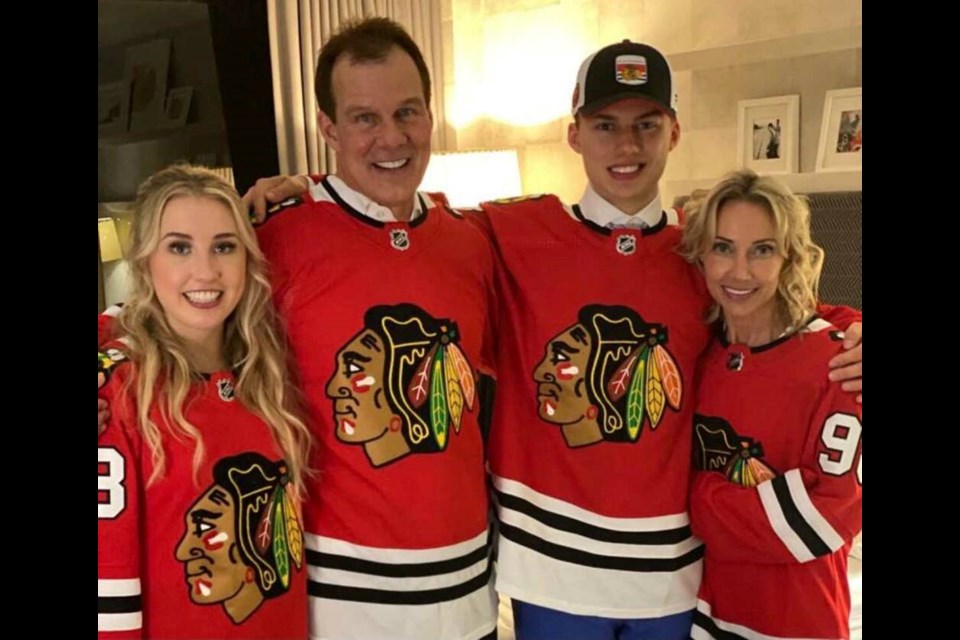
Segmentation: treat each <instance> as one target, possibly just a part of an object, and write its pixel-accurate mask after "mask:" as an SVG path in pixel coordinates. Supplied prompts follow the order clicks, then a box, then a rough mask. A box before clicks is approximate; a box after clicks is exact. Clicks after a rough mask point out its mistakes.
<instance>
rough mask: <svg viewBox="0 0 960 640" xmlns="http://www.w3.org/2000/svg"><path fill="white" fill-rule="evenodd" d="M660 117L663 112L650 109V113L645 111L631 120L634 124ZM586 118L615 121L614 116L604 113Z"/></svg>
mask: <svg viewBox="0 0 960 640" xmlns="http://www.w3.org/2000/svg"><path fill="white" fill-rule="evenodd" d="M662 115H664V114H663V111H661V110H660V109H651V110H650V111H647V112H646V113H643V114H641V115H639V116H637V117H636V118H634V119H633V121H634V122H636V121H637V120H644V119H646V118H652V117H653V116H662ZM587 117H588V118H595V119H597V120H607V121H613V120H617V117H616V116H611V115H607V114H605V113H595V114H593V115H589V116H587Z"/></svg>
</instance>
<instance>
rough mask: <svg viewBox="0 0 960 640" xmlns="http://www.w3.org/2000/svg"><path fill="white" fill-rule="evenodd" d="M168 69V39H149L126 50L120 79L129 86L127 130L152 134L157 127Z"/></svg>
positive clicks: (161, 118) (162, 104)
mask: <svg viewBox="0 0 960 640" xmlns="http://www.w3.org/2000/svg"><path fill="white" fill-rule="evenodd" d="M169 69H170V40H167V39H165V38H161V39H159V40H151V41H150V42H145V43H143V44H137V45H134V46H132V47H130V48H128V49H127V52H126V55H125V56H124V61H123V80H124V82H125V83H127V86H128V87H130V91H129V94H130V95H129V99H128V100H129V102H128V104H129V107H130V108H129V110H128V113H129V114H130V131H152V130H154V129H157V128H159V127H160V125H161V123H162V122H163V115H164V113H163V107H164V100H165V99H166V97H167V72H168V71H169Z"/></svg>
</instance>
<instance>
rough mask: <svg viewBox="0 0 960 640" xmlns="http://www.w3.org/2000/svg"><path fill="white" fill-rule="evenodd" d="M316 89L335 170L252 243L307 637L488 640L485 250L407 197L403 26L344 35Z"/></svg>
mask: <svg viewBox="0 0 960 640" xmlns="http://www.w3.org/2000/svg"><path fill="white" fill-rule="evenodd" d="M316 88H317V100H318V104H319V107H320V112H319V114H318V122H319V126H320V131H321V133H322V134H323V137H324V138H325V139H326V141H327V142H328V143H329V144H330V146H331V147H333V149H334V150H336V153H337V167H338V168H337V171H336V173H335V174H334V175H329V176H325V177H323V178H322V179H320V180H319V181H318V182H317V184H314V185H313V186H312V187H311V189H310V191H309V192H308V193H307V194H305V196H304V202H303V203H302V204H300V205H298V206H294V207H289V208H286V209H284V210H282V211H280V212H279V213H277V214H275V215H273V216H272V217H271V218H269V219H268V220H267V221H266V222H265V223H264V224H263V225H262V226H261V227H260V228H259V230H258V235H259V239H260V243H261V246H262V248H263V250H264V253H265V254H266V256H267V257H268V259H269V260H270V262H271V266H272V279H273V286H274V296H275V301H276V303H277V306H278V309H279V311H280V313H281V315H282V316H283V318H284V320H285V324H286V327H287V330H288V334H289V339H290V343H291V346H292V350H293V353H294V355H295V357H296V362H297V368H298V371H299V374H300V382H301V386H302V389H303V392H304V395H305V397H306V400H307V404H308V405H309V410H310V422H311V426H312V429H313V433H314V435H315V437H316V439H317V443H316V447H315V450H316V454H315V456H314V458H313V460H312V466H313V468H315V469H317V470H318V471H319V473H318V474H317V476H316V482H314V483H313V484H312V485H311V486H309V497H308V500H307V502H306V504H305V506H304V521H305V522H304V524H305V531H306V535H305V546H306V549H307V562H308V566H309V572H310V582H309V594H310V596H311V597H310V623H311V637H316V638H335V639H337V640H350V639H356V640H371V639H379V638H396V639H397V640H420V639H422V638H444V639H450V640H478V639H479V638H485V637H489V636H491V635H492V634H495V633H496V597H495V594H494V592H493V587H492V577H491V563H490V553H489V552H490V542H489V535H488V516H487V494H486V486H485V476H484V467H483V446H482V442H481V434H480V429H479V426H478V421H477V415H478V411H477V408H476V406H475V404H474V402H473V387H472V385H473V381H474V376H475V369H474V368H477V369H489V367H487V366H485V363H484V360H483V359H482V357H481V355H482V353H483V351H484V345H483V342H484V340H485V336H486V335H487V322H488V320H487V318H488V316H490V314H491V312H490V308H489V306H488V300H489V293H490V291H491V290H492V286H493V266H492V261H493V256H492V252H491V249H490V245H489V242H488V241H487V239H486V238H485V237H484V235H483V233H482V232H480V231H479V230H478V229H477V228H476V227H475V226H474V225H472V224H470V223H469V222H468V221H466V220H464V219H463V218H462V217H461V216H460V215H458V214H456V213H454V212H452V211H451V210H449V208H447V207H446V206H445V204H444V203H443V201H442V199H440V198H439V197H431V196H430V195H428V194H424V193H418V192H417V187H418V185H419V184H420V181H421V179H422V178H423V174H424V171H425V170H426V167H427V163H428V162H429V160H430V134H431V130H432V127H433V116H432V114H431V113H430V108H429V104H430V76H429V74H428V72H427V68H426V65H425V63H424V60H423V56H422V55H421V53H420V50H419V49H418V48H417V46H416V44H414V42H413V41H412V40H411V39H410V36H409V35H408V34H407V33H406V32H405V31H403V29H402V28H401V27H400V26H398V25H397V24H395V23H393V22H391V21H389V20H386V19H383V18H374V19H369V20H365V21H362V22H358V23H354V24H352V25H349V26H347V27H346V28H345V29H344V30H342V31H341V32H340V33H338V34H337V35H335V36H334V37H333V38H331V39H330V40H329V41H328V42H327V43H326V44H325V45H324V47H323V49H322V50H321V52H320V56H319V59H318V62H317V76H316ZM438 319H440V320H438ZM360 327H363V330H362V331H361V332H360V333H359V334H358V333H357V330H358V328H360ZM467 363H470V364H467ZM468 400H469V401H468ZM358 445H362V446H358Z"/></svg>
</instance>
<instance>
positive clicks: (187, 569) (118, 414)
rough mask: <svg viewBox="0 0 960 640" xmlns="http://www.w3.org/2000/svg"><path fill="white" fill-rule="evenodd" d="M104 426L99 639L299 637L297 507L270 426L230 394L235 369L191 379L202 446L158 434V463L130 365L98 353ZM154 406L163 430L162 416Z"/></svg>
mask: <svg viewBox="0 0 960 640" xmlns="http://www.w3.org/2000/svg"><path fill="white" fill-rule="evenodd" d="M99 360H100V362H99V364H100V367H99V371H100V373H101V374H102V375H104V376H107V377H108V380H107V382H106V385H105V386H104V387H103V388H102V389H101V391H100V394H101V396H103V397H106V398H107V399H108V400H109V401H110V409H111V419H110V424H109V426H108V428H107V430H106V431H105V432H104V434H103V435H102V436H101V437H100V439H99V441H98V443H97V445H98V446H97V462H98V475H97V483H98V486H97V489H98V502H97V518H98V519H97V531H98V543H97V605H98V608H97V627H98V633H99V637H100V638H118V639H119V638H139V637H147V638H227V637H229V638H278V639H279V638H306V637H307V589H306V586H307V568H306V566H305V564H306V559H305V557H304V554H305V552H304V546H303V534H302V527H301V517H300V515H299V505H298V504H297V503H295V502H294V500H293V499H292V492H291V491H290V489H289V486H288V483H287V475H286V474H287V470H286V465H285V464H284V463H283V461H282V460H281V455H282V454H281V452H280V450H279V449H278V448H277V447H276V446H275V444H274V440H273V437H272V436H271V434H270V431H269V429H268V428H267V425H265V424H264V423H263V421H262V420H260V419H259V418H257V417H256V416H254V415H253V414H252V413H250V411H248V410H247V409H246V408H245V407H244V406H243V405H242V404H240V402H239V401H238V400H236V399H235V398H234V390H233V384H234V379H233V376H232V375H231V374H230V373H229V372H225V373H217V374H214V375H212V376H210V378H209V379H208V380H205V381H203V382H198V383H197V384H196V385H195V388H194V389H193V390H192V391H191V393H190V395H189V396H188V399H187V401H186V403H185V404H184V415H185V417H186V419H187V420H188V421H189V422H191V423H192V424H193V425H195V426H196V427H197V428H198V429H199V430H200V431H201V433H202V434H203V443H204V446H205V448H206V453H205V456H204V459H203V462H202V464H201V465H200V468H199V469H198V471H197V473H196V474H194V471H193V453H194V447H193V442H192V441H190V440H189V439H183V438H180V439H178V438H177V437H174V436H173V435H172V434H171V433H170V432H169V431H167V432H165V433H164V435H163V438H164V450H165V452H166V470H165V472H164V474H163V475H162V477H160V478H159V479H157V480H156V481H154V482H153V483H152V484H149V485H148V484H147V481H148V478H149V477H150V475H151V471H152V469H153V465H152V462H151V454H150V449H149V447H148V446H147V445H146V443H145V442H144V441H143V438H142V437H141V433H140V430H139V428H138V427H137V415H136V410H135V408H134V404H133V402H132V401H131V400H130V394H132V391H131V392H129V393H122V392H121V389H122V387H123V384H124V381H125V379H126V378H127V377H128V376H129V375H130V374H131V371H130V365H129V363H122V364H118V363H120V362H122V361H123V360H124V356H123V354H122V352H121V351H119V350H117V349H110V350H107V351H105V352H103V353H101V354H100V358H99ZM151 416H152V418H153V420H154V421H156V423H157V424H158V425H160V426H161V428H162V429H164V430H166V429H168V427H166V426H164V425H166V424H167V423H165V422H164V420H163V416H162V415H161V413H160V411H159V410H157V409H154V410H152V411H151Z"/></svg>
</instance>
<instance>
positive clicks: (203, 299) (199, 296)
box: [183, 291, 223, 305]
mask: <svg viewBox="0 0 960 640" xmlns="http://www.w3.org/2000/svg"><path fill="white" fill-rule="evenodd" d="M222 295H223V291H187V292H186V293H184V294H183V296H184V297H185V298H186V299H187V300H188V301H189V302H191V303H193V304H197V305H207V304H212V303H214V302H216V301H217V300H219V299H220V296H222Z"/></svg>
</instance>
